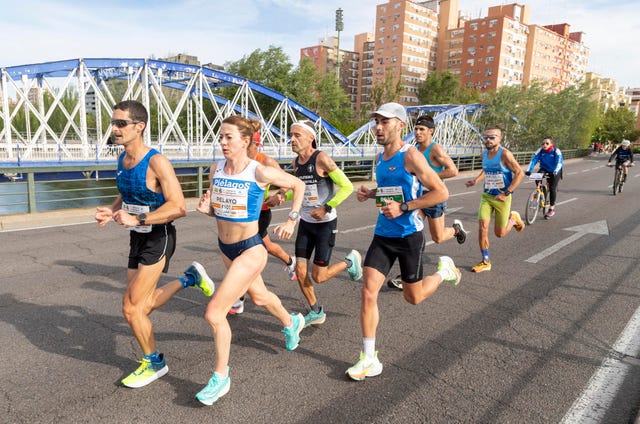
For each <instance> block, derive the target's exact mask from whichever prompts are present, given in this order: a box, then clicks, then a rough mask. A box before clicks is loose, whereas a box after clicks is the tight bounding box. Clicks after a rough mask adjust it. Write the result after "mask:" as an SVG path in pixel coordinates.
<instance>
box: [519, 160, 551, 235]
mask: <svg viewBox="0 0 640 424" xmlns="http://www.w3.org/2000/svg"><path fill="white" fill-rule="evenodd" d="M529 181H534V182H535V183H536V188H535V189H534V190H533V191H532V192H531V194H530V195H529V196H528V197H527V206H526V207H525V209H524V217H525V221H526V222H527V224H529V225H531V224H533V223H534V222H535V221H536V218H537V217H538V212H540V211H542V215H543V216H544V215H545V214H546V213H547V211H548V209H549V191H550V189H549V180H548V179H547V173H546V172H535V173H532V174H531V175H530V176H529Z"/></svg>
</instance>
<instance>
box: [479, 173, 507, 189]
mask: <svg viewBox="0 0 640 424" xmlns="http://www.w3.org/2000/svg"><path fill="white" fill-rule="evenodd" d="M504 187H505V184H504V174H503V173H502V172H487V173H485V176H484V188H485V190H496V189H497V190H500V189H503V188H504Z"/></svg>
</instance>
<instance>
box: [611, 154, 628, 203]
mask: <svg viewBox="0 0 640 424" xmlns="http://www.w3.org/2000/svg"><path fill="white" fill-rule="evenodd" d="M623 163H624V162H623V161H616V164H615V170H614V172H613V195H614V196H615V195H616V193H622V186H624V183H625V181H627V179H626V176H625V174H624V171H623V169H622V164H623ZM633 165H634V164H633V163H630V164H629V165H627V166H633ZM608 166H614V165H608Z"/></svg>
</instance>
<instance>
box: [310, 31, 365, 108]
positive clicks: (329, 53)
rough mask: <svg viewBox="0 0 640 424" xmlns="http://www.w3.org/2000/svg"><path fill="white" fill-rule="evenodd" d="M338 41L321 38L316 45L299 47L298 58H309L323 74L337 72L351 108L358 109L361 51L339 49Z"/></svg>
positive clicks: (332, 38) (336, 38)
mask: <svg viewBox="0 0 640 424" xmlns="http://www.w3.org/2000/svg"><path fill="white" fill-rule="evenodd" d="M338 42H339V40H338V37H324V38H321V39H320V40H319V42H318V44H317V45H315V46H310V47H303V48H301V49H300V59H301V60H302V59H303V58H309V59H311V61H312V62H313V64H314V65H315V67H316V68H317V69H318V71H319V72H320V73H321V74H323V75H325V74H328V73H330V72H339V83H340V87H342V89H343V90H344V92H345V93H347V96H349V100H350V102H351V108H352V109H354V110H356V109H358V87H359V81H360V55H361V53H360V52H358V51H350V50H343V49H340V48H339V46H338Z"/></svg>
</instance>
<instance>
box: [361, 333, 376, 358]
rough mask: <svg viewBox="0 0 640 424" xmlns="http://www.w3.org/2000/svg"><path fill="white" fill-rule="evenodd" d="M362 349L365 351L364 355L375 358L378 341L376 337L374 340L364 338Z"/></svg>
mask: <svg viewBox="0 0 640 424" xmlns="http://www.w3.org/2000/svg"><path fill="white" fill-rule="evenodd" d="M362 347H363V349H364V354H365V355H367V356H368V357H369V358H374V357H375V356H376V339H375V337H374V338H372V339H367V338H364V337H363V338H362Z"/></svg>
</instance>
